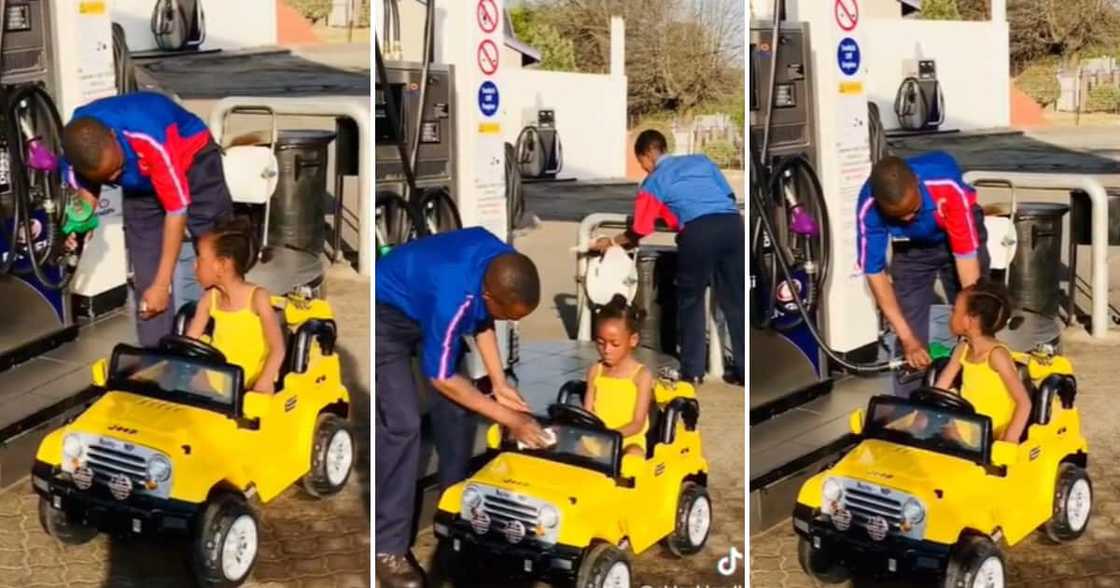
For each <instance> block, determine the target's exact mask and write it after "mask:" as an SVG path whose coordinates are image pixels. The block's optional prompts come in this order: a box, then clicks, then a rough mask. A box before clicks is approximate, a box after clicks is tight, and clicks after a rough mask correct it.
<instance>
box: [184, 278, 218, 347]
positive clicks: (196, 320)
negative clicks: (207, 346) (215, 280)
mask: <svg viewBox="0 0 1120 588" xmlns="http://www.w3.org/2000/svg"><path fill="white" fill-rule="evenodd" d="M212 298H214V297H213V296H212V295H211V294H210V291H209V290H207V291H206V292H204V293H203V295H202V298H200V299H199V300H198V305H197V306H195V309H194V316H193V317H191V324H190V325H188V326H187V336H188V337H190V338H191V339H201V338H202V335H203V333H205V332H206V323H207V322H209V321H210V300H211V299H212Z"/></svg>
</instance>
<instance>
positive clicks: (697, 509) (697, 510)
mask: <svg viewBox="0 0 1120 588" xmlns="http://www.w3.org/2000/svg"><path fill="white" fill-rule="evenodd" d="M711 525H712V507H711V504H710V503H709V502H708V498H707V497H706V496H701V497H699V498H697V499H696V500H695V501H694V502H693V503H692V508H691V509H690V510H689V511H688V542H689V543H692V544H693V545H696V546H698V545H700V544H701V543H703V542H704V538H705V537H707V536H708V528H709V527H711Z"/></svg>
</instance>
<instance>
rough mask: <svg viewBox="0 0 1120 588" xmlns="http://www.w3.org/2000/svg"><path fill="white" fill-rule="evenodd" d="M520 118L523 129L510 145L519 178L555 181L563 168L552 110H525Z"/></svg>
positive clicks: (558, 137)
mask: <svg viewBox="0 0 1120 588" xmlns="http://www.w3.org/2000/svg"><path fill="white" fill-rule="evenodd" d="M524 118H525V127H524V128H522V129H521V132H520V133H519V134H518V135H517V143H516V144H515V145H514V149H515V150H516V153H517V163H518V165H519V166H520V170H521V175H522V176H523V177H526V178H533V179H551V178H555V177H556V174H558V173H560V170H562V169H564V146H563V144H561V143H560V133H559V132H558V131H557V130H556V111H555V110H552V109H550V108H532V109H528V110H526V111H525V115H524Z"/></svg>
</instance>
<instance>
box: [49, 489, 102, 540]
mask: <svg viewBox="0 0 1120 588" xmlns="http://www.w3.org/2000/svg"><path fill="white" fill-rule="evenodd" d="M39 524H41V525H43V530H44V531H46V532H47V534H48V535H50V536H51V537H54V538H55V539H58V540H59V541H61V542H62V543H65V544H66V545H81V544H83V543H89V542H90V541H91V540H93V538H94V537H96V536H97V529H95V528H94V527H90V526H88V525H83V524H81V523H76V522H74V521H72V520H71V519H70V516H69V515H67V514H66V513H65V512H63V511H61V510H57V509H55V508H54V507H53V506H51V503H50V501H49V500H47V499H46V498H43V497H42V496H40V497H39Z"/></svg>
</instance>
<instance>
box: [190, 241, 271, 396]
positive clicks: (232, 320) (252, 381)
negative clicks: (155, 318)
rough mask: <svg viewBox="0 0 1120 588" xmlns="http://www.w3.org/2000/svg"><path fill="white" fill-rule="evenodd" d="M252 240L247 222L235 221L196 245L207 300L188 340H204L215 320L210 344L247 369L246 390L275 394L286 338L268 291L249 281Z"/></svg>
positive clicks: (253, 256) (200, 305) (197, 266)
mask: <svg viewBox="0 0 1120 588" xmlns="http://www.w3.org/2000/svg"><path fill="white" fill-rule="evenodd" d="M252 235H253V232H252V228H251V227H250V226H249V225H248V224H247V223H245V222H243V221H240V220H234V221H231V222H227V223H223V224H221V225H219V226H218V227H216V228H215V229H214V230H213V231H211V232H209V233H207V234H205V235H203V236H202V237H201V238H200V239H199V240H198V261H197V262H196V263H195V273H196V274H197V275H198V282H199V284H201V285H202V287H203V288H206V289H207V290H209V295H208V296H207V295H204V296H203V297H202V300H199V303H198V309H197V310H195V313H194V318H193V319H192V320H191V324H190V327H189V328H188V329H187V336H188V337H192V338H195V339H198V338H200V337H202V335H203V332H204V331H205V330H206V323H207V322H209V320H210V319H211V318H212V319H214V335H213V340H212V341H211V343H212V344H213V345H214V347H216V348H217V349H218V350H220V351H221V352H222V353H224V354H225V356H226V361H228V362H229V363H231V364H233V365H237V366H240V367H241V369H242V370H244V373H245V387H246V388H249V389H252V390H255V391H257V392H268V393H272V392H274V391H275V389H276V378H277V376H279V374H280V365H281V364H282V363H283V361H284V337H283V335H282V334H281V332H280V321H279V320H278V319H277V318H276V311H274V310H273V309H272V302H271V300H270V296H269V294H268V292H267V291H266V290H265V289H264V288H261V287H259V286H257V285H255V284H251V283H249V282H246V281H245V274H246V272H248V271H249V268H251V267H252V266H253V263H254V262H255V261H256V246H255V243H254V241H253V237H252Z"/></svg>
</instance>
